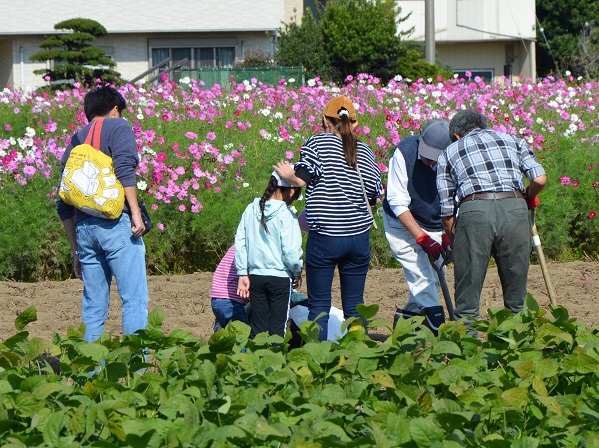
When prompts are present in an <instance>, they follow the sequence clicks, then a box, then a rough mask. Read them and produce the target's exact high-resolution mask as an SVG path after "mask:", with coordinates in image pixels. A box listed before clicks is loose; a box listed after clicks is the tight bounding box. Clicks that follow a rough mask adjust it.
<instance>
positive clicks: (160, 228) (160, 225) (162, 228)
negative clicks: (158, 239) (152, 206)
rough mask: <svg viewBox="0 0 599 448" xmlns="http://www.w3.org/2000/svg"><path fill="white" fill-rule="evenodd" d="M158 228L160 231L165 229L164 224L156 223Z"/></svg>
mask: <svg viewBox="0 0 599 448" xmlns="http://www.w3.org/2000/svg"><path fill="white" fill-rule="evenodd" d="M156 228H157V229H158V230H160V231H162V230H164V224H162V223H161V222H159V223H158V224H156Z"/></svg>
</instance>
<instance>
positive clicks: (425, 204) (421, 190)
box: [383, 138, 443, 232]
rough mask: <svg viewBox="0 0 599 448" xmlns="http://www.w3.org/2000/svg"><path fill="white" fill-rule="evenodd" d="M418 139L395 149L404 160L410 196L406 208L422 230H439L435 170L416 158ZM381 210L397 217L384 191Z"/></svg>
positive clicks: (439, 215)
mask: <svg viewBox="0 0 599 448" xmlns="http://www.w3.org/2000/svg"><path fill="white" fill-rule="evenodd" d="M419 141H420V138H418V139H415V142H413V144H409V145H402V144H400V145H398V146H397V148H396V151H400V152H401V154H402V155H403V158H404V160H405V162H406V170H407V173H408V193H409V194H410V197H411V198H412V202H411V203H410V206H409V207H408V208H409V210H410V212H411V213H412V216H414V219H415V220H416V222H417V223H418V224H419V225H420V227H422V228H423V229H424V230H430V231H435V232H440V231H441V230H442V229H443V227H442V225H441V205H440V202H439V194H438V192H437V171H436V170H433V169H432V168H431V167H430V166H428V165H425V164H424V163H423V162H422V160H419V159H418V142H419ZM410 143H412V142H410ZM383 210H385V212H386V213H387V214H388V215H389V216H391V217H393V218H394V219H397V216H395V215H394V214H393V212H392V211H391V206H390V205H389V202H387V194H386V193H385V199H384V200H383Z"/></svg>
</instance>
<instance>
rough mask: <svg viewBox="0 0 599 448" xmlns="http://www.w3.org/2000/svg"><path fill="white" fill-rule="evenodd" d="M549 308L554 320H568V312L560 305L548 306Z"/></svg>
mask: <svg viewBox="0 0 599 448" xmlns="http://www.w3.org/2000/svg"><path fill="white" fill-rule="evenodd" d="M549 308H550V309H551V314H552V315H553V318H554V319H555V320H568V319H569V318H570V314H569V313H568V310H567V309H566V308H564V307H563V306H561V305H556V306H553V305H550V306H549Z"/></svg>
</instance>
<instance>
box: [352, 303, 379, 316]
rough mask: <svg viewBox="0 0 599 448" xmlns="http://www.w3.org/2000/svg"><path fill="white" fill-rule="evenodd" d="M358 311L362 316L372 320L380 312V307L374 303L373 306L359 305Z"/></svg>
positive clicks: (357, 306)
mask: <svg viewBox="0 0 599 448" xmlns="http://www.w3.org/2000/svg"><path fill="white" fill-rule="evenodd" d="M356 311H357V312H358V314H359V315H360V316H362V317H363V318H364V319H366V320H368V319H372V318H373V317H374V316H375V315H376V313H378V312H379V306H378V305H377V304H376V303H373V304H372V305H364V304H361V303H359V304H357V305H356Z"/></svg>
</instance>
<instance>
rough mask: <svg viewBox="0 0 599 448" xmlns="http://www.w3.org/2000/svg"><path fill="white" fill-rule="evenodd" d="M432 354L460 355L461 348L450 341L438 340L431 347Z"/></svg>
mask: <svg viewBox="0 0 599 448" xmlns="http://www.w3.org/2000/svg"><path fill="white" fill-rule="evenodd" d="M433 355H456V356H461V355H462V350H461V349H460V347H459V346H458V344H456V343H455V342H452V341H439V342H437V343H436V344H435V345H434V347H433Z"/></svg>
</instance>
